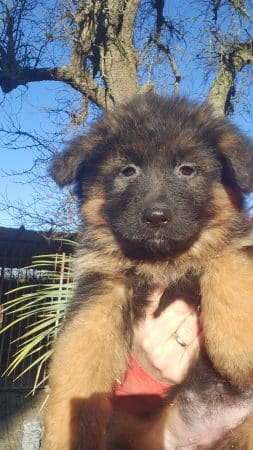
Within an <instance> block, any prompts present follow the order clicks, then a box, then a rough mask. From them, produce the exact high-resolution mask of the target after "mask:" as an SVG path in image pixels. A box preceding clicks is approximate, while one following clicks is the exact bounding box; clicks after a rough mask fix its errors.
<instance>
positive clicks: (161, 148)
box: [43, 94, 253, 450]
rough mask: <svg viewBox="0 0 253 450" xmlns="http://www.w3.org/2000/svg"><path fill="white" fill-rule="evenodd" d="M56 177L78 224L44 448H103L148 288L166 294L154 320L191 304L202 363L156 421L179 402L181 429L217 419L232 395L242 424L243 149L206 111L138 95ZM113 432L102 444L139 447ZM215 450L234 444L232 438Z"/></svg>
mask: <svg viewBox="0 0 253 450" xmlns="http://www.w3.org/2000/svg"><path fill="white" fill-rule="evenodd" d="M52 175H53V177H54V179H55V180H56V181H57V183H58V185H60V186H65V185H67V184H70V183H73V182H74V183H75V186H76V193H77V196H78V199H79V204H80V213H81V215H82V217H83V223H84V226H83V232H82V234H81V236H80V246H79V249H78V251H77V253H76V259H75V275H76V280H77V288H76V292H75V295H74V298H73V302H72V304H71V305H70V308H69V311H68V314H67V318H66V321H65V325H64V327H63V330H62V332H61V333H60V335H59V337H58V340H57V342H56V344H55V347H54V355H53V358H52V362H51V367H50V373H49V380H50V388H51V394H50V398H49V403H48V407H47V414H46V420H45V438H44V446H43V448H44V450H63V449H64V450H80V449H83V450H103V449H104V448H105V446H106V433H105V429H106V427H107V425H108V418H109V415H110V410H111V406H110V395H111V393H112V390H113V388H114V386H115V383H116V382H117V381H118V380H122V379H123V377H124V372H125V369H126V367H127V362H128V356H129V352H130V351H131V340H132V325H133V323H134V321H136V320H139V319H140V318H141V317H143V316H144V314H145V301H146V300H145V299H146V298H147V293H148V292H149V291H150V290H151V289H153V288H154V287H156V286H160V287H162V288H163V289H164V290H165V293H164V295H163V298H162V300H161V306H160V308H159V311H157V314H159V313H160V312H161V310H162V309H163V308H165V307H166V305H168V303H169V302H170V301H172V300H173V298H174V297H175V295H180V296H181V297H183V298H185V299H186V300H187V301H191V299H192V298H195V299H197V298H199V299H200V303H201V310H202V315H201V319H202V324H203V331H204V336H205V344H206V351H207V354H208V358H209V359H210V361H211V364H210V361H208V360H207V358H205V356H203V358H202V362H201V364H199V365H198V366H197V368H196V369H194V371H193V373H192V374H190V376H189V378H188V380H186V383H185V385H184V387H183V388H182V390H181V391H180V392H179V393H178V394H177V395H176V398H174V399H173V406H171V405H170V399H169V397H168V402H167V406H165V407H164V409H163V410H162V411H161V415H162V416H163V417H166V420H167V418H169V416H170V414H172V413H173V411H174V410H175V405H178V411H180V414H181V417H182V418H183V419H184V422H185V423H186V424H187V421H188V420H190V419H191V418H192V416H194V414H195V413H196V417H198V418H199V420H201V417H200V416H198V412H199V410H200V409H199V408H200V404H202V405H206V407H205V408H204V409H205V411H206V412H207V413H208V411H209V410H210V409H212V411H211V413H213V412H215V404H216V403H217V402H218V406H219V407H220V406H221V405H223V404H224V403H225V402H227V403H228V404H229V402H231V398H234V397H236V398H237V400H238V401H239V403H240V399H242V401H241V405H246V406H247V408H248V412H247V414H249V413H250V411H251V409H252V399H251V397H252V395H251V389H245V387H246V386H250V385H251V384H252V381H253V347H252V338H253V326H252V320H253V300H252V299H253V277H252V275H253V262H252V256H251V255H252V243H253V239H252V232H251V226H250V223H249V221H248V219H247V217H246V215H245V213H244V210H243V198H242V194H243V193H245V192H249V191H251V190H252V187H253V148H252V144H251V143H250V142H249V141H248V140H247V139H246V137H244V136H243V135H242V134H241V133H240V132H239V131H238V130H237V128H236V127H234V126H233V125H231V124H230V123H229V122H228V121H227V120H226V119H223V118H217V117H215V116H214V115H213V113H212V111H211V110H210V108H209V107H208V106H207V105H202V106H198V105H195V104H193V103H190V102H188V101H187V100H185V99H178V98H173V99H169V98H162V97H159V96H157V95H154V94H148V95H144V96H139V97H137V98H135V99H133V100H132V101H131V102H130V103H129V104H127V105H124V106H122V107H120V108H119V109H117V110H116V111H114V112H111V113H109V114H107V115H106V116H105V117H103V118H102V119H101V120H100V121H99V122H98V123H96V124H95V125H94V126H93V128H92V129H91V131H90V132H89V133H88V134H87V135H86V136H84V137H80V138H78V139H76V140H74V141H73V142H72V144H71V145H70V147H69V148H67V149H66V150H65V152H63V154H60V155H59V156H58V157H56V158H55V160H54V162H53V164H52ZM175 293H176V294H175ZM212 366H213V367H214V368H215V370H214V369H213V367H212ZM221 377H222V378H221ZM224 380H225V381H224ZM189 393H191V395H189ZM192 393H194V395H192ZM212 396H214V397H215V399H216V400H215V402H216V403H215V402H214V401H213V402H212V405H211V404H210V401H208V399H209V400H210V398H211V397H212ZM194 399H195V400H194ZM210 405H211V406H210ZM250 405H251V406H250ZM249 421H251V422H252V420H251V419H249ZM251 422H248V423H245V424H244V425H242V427H240V428H239V429H238V432H235V433H234V434H233V439H237V441H236V442H237V444H236V448H237V449H239V448H245V445H248V447H246V448H251V447H250V445H251V446H252V448H253V432H252V431H251V429H252V427H251V425H250V424H251ZM182 432H183V431H182ZM129 433H130V434H131V429H130V430H129ZM123 434H124V433H122V441H121V442H122V444H113V443H112V444H110V445H112V446H113V445H114V447H115V448H118V449H119V448H122V449H123V448H127V449H130V448H133V449H135V450H136V449H137V448H138V449H143V446H142V444H141V442H137V441H138V439H137V440H136V443H135V444H133V439H131V436H124V437H123ZM136 435H138V428H137V432H136ZM119 439H121V437H120V438H119ZM123 439H126V444H125V446H126V447H124V445H123ZM189 441H190V438H189ZM111 442H113V439H112V440H111ZM118 442H119V441H118ZM130 442H131V443H130ZM238 442H239V444H238ZM245 443H246V444H245ZM108 445H109V444H108ZM222 445H223V447H222V448H230V445H232V444H231V438H230V437H229V438H225V441H223V444H222ZM243 445H244V447H243ZM151 447H152V446H151ZM171 448H177V447H176V444H175V446H174V447H173V446H172V447H171ZM191 448H192V447H191ZM193 448H194V447H193ZM196 448H197V447H196ZM154 450H157V448H156V447H155V446H154Z"/></svg>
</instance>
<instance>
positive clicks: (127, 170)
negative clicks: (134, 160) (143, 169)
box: [121, 165, 137, 177]
mask: <svg viewBox="0 0 253 450" xmlns="http://www.w3.org/2000/svg"><path fill="white" fill-rule="evenodd" d="M136 173H137V168H136V167H135V166H133V165H129V166H126V167H124V168H123V169H122V170H121V174H122V175H123V176H124V177H132V176H133V175H136Z"/></svg>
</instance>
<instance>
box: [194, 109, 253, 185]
mask: <svg viewBox="0 0 253 450" xmlns="http://www.w3.org/2000/svg"><path fill="white" fill-rule="evenodd" d="M196 121H197V123H198V126H199V128H200V130H201V132H202V133H203V134H204V138H205V139H206V140H207V141H209V143H210V144H211V146H212V147H213V148H214V149H216V152H217V157H218V159H219V160H220V161H221V163H222V166H223V179H224V182H225V183H229V184H233V185H237V186H238V187H239V189H240V190H241V191H242V192H245V193H248V192H251V191H252V190H253V143H252V142H251V141H250V140H249V139H247V137H246V136H244V135H243V133H241V132H240V131H239V130H238V129H237V128H236V127H235V126H234V125H232V124H231V123H230V122H229V121H228V120H227V119H226V118H224V117H217V115H215V114H214V112H213V109H212V107H211V106H210V105H208V104H206V103H205V104H203V105H202V106H201V107H200V108H199V109H198V110H197V114H196Z"/></svg>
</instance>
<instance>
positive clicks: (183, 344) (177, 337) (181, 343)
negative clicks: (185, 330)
mask: <svg viewBox="0 0 253 450" xmlns="http://www.w3.org/2000/svg"><path fill="white" fill-rule="evenodd" d="M174 338H175V340H176V341H177V343H178V344H179V345H181V347H186V345H187V344H186V343H185V342H184V341H183V339H182V338H181V337H180V336H178V335H177V334H174Z"/></svg>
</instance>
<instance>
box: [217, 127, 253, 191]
mask: <svg viewBox="0 0 253 450" xmlns="http://www.w3.org/2000/svg"><path fill="white" fill-rule="evenodd" d="M217 147H218V150H219V152H220V155H221V157H222V159H223V161H221V162H223V171H224V178H225V180H226V179H227V180H230V182H231V183H233V184H236V185H237V186H238V187H239V189H240V190H241V191H242V192H244V193H249V192H251V191H252V190H253V144H252V142H250V140H248V139H247V138H246V137H245V136H243V135H242V134H241V133H240V132H239V131H238V130H237V129H236V128H235V127H234V126H232V125H230V124H226V127H225V130H224V132H223V133H221V134H220V139H219V140H218V142H217Z"/></svg>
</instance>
